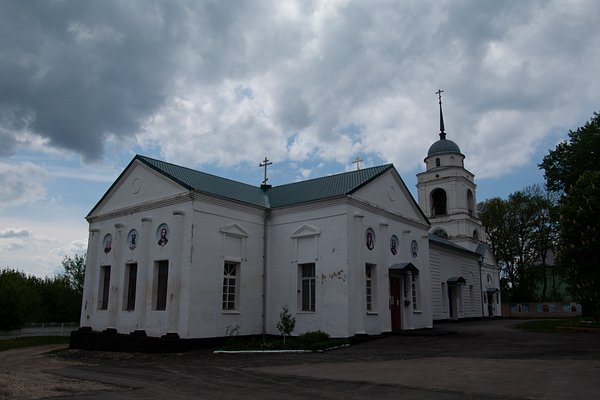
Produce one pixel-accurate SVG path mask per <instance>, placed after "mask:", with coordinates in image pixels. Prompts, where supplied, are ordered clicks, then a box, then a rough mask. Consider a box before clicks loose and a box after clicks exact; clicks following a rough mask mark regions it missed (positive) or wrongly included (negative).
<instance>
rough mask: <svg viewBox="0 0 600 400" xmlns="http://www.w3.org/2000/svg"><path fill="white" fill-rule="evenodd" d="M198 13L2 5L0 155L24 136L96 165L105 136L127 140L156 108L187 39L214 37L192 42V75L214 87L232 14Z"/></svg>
mask: <svg viewBox="0 0 600 400" xmlns="http://www.w3.org/2000/svg"><path fill="white" fill-rule="evenodd" d="M203 4H205V10H202V11H201V12H199V11H198V10H195V11H194V10H190V7H187V5H186V4H185V3H183V4H182V3H177V4H175V3H172V2H158V3H154V2H145V1H140V2H134V1H127V2H82V1H39V2H34V1H13V2H2V3H1V4H0V135H1V138H2V139H3V146H2V151H0V155H8V154H10V153H11V152H12V151H14V148H15V135H18V134H19V132H24V131H26V130H29V131H31V132H33V133H35V134H38V135H40V136H42V137H43V138H46V139H49V144H50V145H52V146H55V147H59V148H65V149H69V150H73V151H75V152H78V153H80V154H82V155H83V156H84V158H86V159H96V158H98V157H100V156H101V154H102V150H103V141H104V139H105V138H106V136H107V135H115V136H127V135H133V134H135V133H136V132H137V131H138V129H139V124H140V120H141V119H143V118H145V117H147V116H148V115H150V114H151V113H152V112H153V111H154V110H156V109H157V107H159V106H160V105H161V104H162V103H163V101H164V99H165V98H166V97H167V96H168V94H169V90H170V88H171V87H172V86H173V84H174V81H175V80H176V78H177V77H178V67H179V65H180V64H181V63H183V62H185V59H182V53H185V52H184V51H183V50H184V49H185V48H186V46H189V45H190V42H189V40H190V39H191V38H190V37H189V35H190V32H193V31H194V30H198V31H202V30H208V31H209V32H210V31H212V30H216V29H223V32H224V33H223V35H213V34H208V35H204V36H202V35H198V36H197V38H196V40H198V41H200V42H201V43H199V44H200V45H201V46H199V48H198V51H197V53H196V56H197V57H198V62H199V64H200V66H201V67H202V69H201V70H200V71H197V73H198V75H202V74H204V75H203V79H205V80H210V79H215V75H217V74H219V73H220V72H219V71H222V70H223V69H225V62H224V61H223V60H224V59H225V58H224V57H223V56H217V52H218V50H219V49H220V48H221V49H222V46H221V45H220V44H221V43H220V40H225V41H232V40H233V38H231V37H230V36H231V35H232V32H233V31H232V30H231V29H229V26H230V25H231V23H232V22H233V21H231V18H234V17H235V15H236V14H235V13H230V12H229V10H228V9H227V8H226V7H217V6H216V4H211V3H203ZM237 4H238V3H237V2H236V5H237ZM232 5H233V4H232ZM194 24H197V25H194ZM213 37H217V38H218V39H219V40H214V39H212V38H213ZM192 46H193V42H192ZM192 51H193V49H192ZM183 55H185V54H183ZM7 132H9V133H11V134H9V133H7Z"/></svg>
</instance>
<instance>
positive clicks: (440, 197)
mask: <svg viewBox="0 0 600 400" xmlns="http://www.w3.org/2000/svg"><path fill="white" fill-rule="evenodd" d="M446 203H447V198H446V192H445V191H444V189H439V188H438V189H435V190H434V191H433V192H431V216H432V217H435V216H438V215H446V214H447V213H448V212H447V209H446Z"/></svg>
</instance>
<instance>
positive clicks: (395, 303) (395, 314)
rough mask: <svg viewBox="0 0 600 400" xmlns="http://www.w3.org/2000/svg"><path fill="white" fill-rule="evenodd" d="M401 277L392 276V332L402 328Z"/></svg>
mask: <svg viewBox="0 0 600 400" xmlns="http://www.w3.org/2000/svg"><path fill="white" fill-rule="evenodd" d="M400 283H401V282H400V278H390V312H391V313H392V332H400V331H401V330H402V320H401V314H400V313H401V308H402V307H401V305H400V288H401V286H400Z"/></svg>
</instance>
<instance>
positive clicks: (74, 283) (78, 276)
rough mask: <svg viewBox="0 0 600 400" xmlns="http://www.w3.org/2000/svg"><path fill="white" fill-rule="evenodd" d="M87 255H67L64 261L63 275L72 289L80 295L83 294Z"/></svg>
mask: <svg viewBox="0 0 600 400" xmlns="http://www.w3.org/2000/svg"><path fill="white" fill-rule="evenodd" d="M85 265H86V255H85V254H83V255H78V254H75V255H74V256H73V257H69V256H65V258H64V259H63V261H62V266H63V269H64V271H65V272H64V274H63V276H64V277H65V279H66V280H67V282H68V284H69V286H70V287H71V289H73V290H74V291H75V292H76V293H77V294H78V295H79V296H82V295H83V280H84V278H85Z"/></svg>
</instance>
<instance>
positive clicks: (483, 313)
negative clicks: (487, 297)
mask: <svg viewBox="0 0 600 400" xmlns="http://www.w3.org/2000/svg"><path fill="white" fill-rule="evenodd" d="M477 264H479V293H481V298H480V299H479V302H480V303H481V318H484V317H485V308H484V307H483V283H482V281H481V266H482V265H483V256H481V257H479V260H478V261H477Z"/></svg>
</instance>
